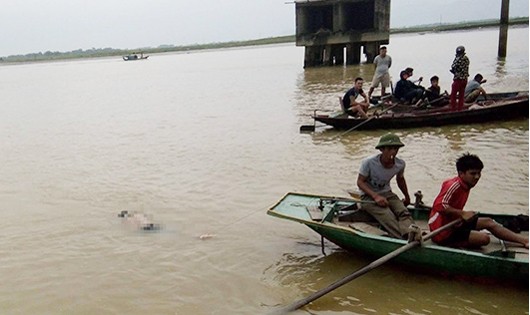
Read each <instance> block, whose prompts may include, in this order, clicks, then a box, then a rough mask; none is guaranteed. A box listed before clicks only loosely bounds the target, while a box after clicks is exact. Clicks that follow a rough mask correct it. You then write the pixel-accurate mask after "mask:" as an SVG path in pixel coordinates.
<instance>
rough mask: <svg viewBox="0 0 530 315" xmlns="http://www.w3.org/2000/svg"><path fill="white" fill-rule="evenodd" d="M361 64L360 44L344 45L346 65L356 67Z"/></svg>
mask: <svg viewBox="0 0 530 315" xmlns="http://www.w3.org/2000/svg"><path fill="white" fill-rule="evenodd" d="M359 63H361V45H360V44H355V43H352V44H347V45H346V64H347V65H356V64H359Z"/></svg>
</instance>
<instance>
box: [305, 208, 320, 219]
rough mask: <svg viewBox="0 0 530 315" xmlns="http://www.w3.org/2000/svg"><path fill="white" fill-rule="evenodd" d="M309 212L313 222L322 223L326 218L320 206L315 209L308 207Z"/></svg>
mask: <svg viewBox="0 0 530 315" xmlns="http://www.w3.org/2000/svg"><path fill="white" fill-rule="evenodd" d="M306 209H307V212H309V216H310V217H311V220H313V221H322V219H323V218H324V216H323V213H322V210H320V208H319V207H318V206H314V207H307V208H306Z"/></svg>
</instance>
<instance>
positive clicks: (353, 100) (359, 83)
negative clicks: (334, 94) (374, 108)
mask: <svg viewBox="0 0 530 315" xmlns="http://www.w3.org/2000/svg"><path fill="white" fill-rule="evenodd" d="M363 83H364V80H363V78H361V77H357V78H355V81H354V85H353V87H352V88H351V89H349V90H348V91H347V92H346V93H345V94H344V96H343V97H342V98H341V99H340V102H341V106H342V110H343V111H344V112H345V113H347V114H348V115H350V116H353V117H361V118H368V115H366V111H367V110H368V107H369V104H370V103H369V102H368V96H367V95H366V93H364V91H363ZM359 96H361V97H362V98H363V100H362V101H360V102H359V101H357V99H358V98H359Z"/></svg>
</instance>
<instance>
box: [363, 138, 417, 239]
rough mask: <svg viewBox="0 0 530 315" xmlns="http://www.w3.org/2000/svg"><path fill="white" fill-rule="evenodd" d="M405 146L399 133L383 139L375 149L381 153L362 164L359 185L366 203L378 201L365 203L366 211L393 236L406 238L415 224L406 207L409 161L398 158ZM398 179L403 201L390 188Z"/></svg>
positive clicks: (366, 159) (408, 199) (407, 200)
mask: <svg viewBox="0 0 530 315" xmlns="http://www.w3.org/2000/svg"><path fill="white" fill-rule="evenodd" d="M403 146H404V144H403V143H402V142H401V140H400V139H399V137H398V136H397V135H395V134H392V133H388V134H386V135H384V136H382V137H381V138H380V139H379V143H378V144H377V146H376V147H375V148H376V149H379V151H381V153H379V154H377V155H374V156H371V157H368V158H365V159H364V160H363V161H362V162H361V167H360V169H359V176H358V177H357V186H359V189H361V191H362V192H363V195H362V200H363V201H373V202H374V203H366V204H363V206H362V209H363V210H364V211H366V212H368V213H369V214H371V215H372V216H373V217H374V218H375V219H376V220H377V221H378V222H379V223H380V224H381V225H382V226H383V228H384V229H385V230H386V231H387V232H388V233H389V234H390V235H391V236H392V237H395V238H405V239H406V238H407V236H408V232H409V226H410V225H411V224H414V221H413V220H412V216H411V214H410V212H409V211H408V210H407V207H406V206H407V205H408V204H410V196H409V192H408V188H407V182H406V180H405V161H403V160H402V159H400V158H398V157H396V155H397V153H398V151H399V148H401V147H403ZM394 176H396V181H397V185H398V187H399V189H400V190H401V192H402V193H403V195H404V197H405V198H404V200H403V201H402V200H400V199H399V197H398V196H397V195H396V194H395V193H393V192H392V189H391V187H390V181H391V180H392V178H394Z"/></svg>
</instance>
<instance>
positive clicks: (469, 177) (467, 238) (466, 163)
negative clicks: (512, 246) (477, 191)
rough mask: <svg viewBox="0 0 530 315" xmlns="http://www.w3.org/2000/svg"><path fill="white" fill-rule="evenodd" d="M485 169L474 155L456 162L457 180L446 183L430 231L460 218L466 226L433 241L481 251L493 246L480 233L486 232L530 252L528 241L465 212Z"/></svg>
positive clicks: (463, 157)
mask: <svg viewBox="0 0 530 315" xmlns="http://www.w3.org/2000/svg"><path fill="white" fill-rule="evenodd" d="M483 168H484V164H483V163H482V161H481V160H480V159H479V157H478V156H476V155H473V154H469V153H466V154H464V155H462V156H461V157H459V158H458V160H456V170H457V172H458V176H456V177H453V178H451V179H448V180H446V181H444V182H443V184H442V189H441V190H440V193H439V194H438V197H436V199H435V200H434V204H433V206H432V210H431V214H430V218H429V228H430V229H431V231H434V230H436V229H437V228H439V227H441V226H444V225H446V224H447V223H449V222H451V221H453V220H455V219H458V218H462V219H464V223H462V224H461V225H460V226H459V227H457V228H456V229H453V230H446V231H443V232H441V233H439V234H438V235H436V236H434V237H433V239H432V240H433V241H434V242H435V243H437V244H440V245H444V246H451V247H468V248H474V247H481V246H485V245H488V244H489V242H490V237H489V235H488V234H487V233H484V232H481V230H483V229H486V230H488V231H489V232H491V233H492V234H493V235H495V236H496V237H497V238H499V239H501V240H505V241H510V242H515V243H520V244H522V245H523V246H524V247H526V248H528V238H525V237H523V236H521V235H520V234H516V233H514V232H512V231H510V230H508V229H507V228H505V227H503V226H502V225H500V224H499V223H497V222H495V221H494V220H493V219H491V218H486V217H481V218H479V217H478V216H476V215H475V212H474V211H469V210H468V211H464V206H465V205H466V202H467V198H468V196H469V192H470V190H471V188H473V187H475V185H476V184H477V183H478V181H479V179H480V176H481V173H482V169H483Z"/></svg>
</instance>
